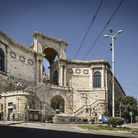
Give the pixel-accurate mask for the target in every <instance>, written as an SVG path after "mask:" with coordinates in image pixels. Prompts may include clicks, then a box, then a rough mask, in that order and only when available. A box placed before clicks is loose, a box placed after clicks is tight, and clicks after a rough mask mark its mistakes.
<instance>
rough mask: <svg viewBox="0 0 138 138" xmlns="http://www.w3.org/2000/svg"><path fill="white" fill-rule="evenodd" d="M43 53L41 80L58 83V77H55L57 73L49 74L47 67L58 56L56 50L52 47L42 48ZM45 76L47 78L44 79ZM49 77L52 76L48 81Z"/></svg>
mask: <svg viewBox="0 0 138 138" xmlns="http://www.w3.org/2000/svg"><path fill="white" fill-rule="evenodd" d="M43 53H44V54H45V57H44V58H43V82H48V83H50V82H51V83H53V84H56V85H58V79H56V78H58V73H57V74H54V75H52V76H51V75H50V69H49V66H51V65H52V64H53V63H54V62H56V60H57V59H58V58H59V55H58V52H57V51H56V50H55V49H54V48H51V47H47V48H45V49H44V51H43ZM45 76H47V77H48V78H46V79H47V80H45ZM50 76H51V77H50ZM50 78H51V79H52V78H53V80H51V81H50Z"/></svg>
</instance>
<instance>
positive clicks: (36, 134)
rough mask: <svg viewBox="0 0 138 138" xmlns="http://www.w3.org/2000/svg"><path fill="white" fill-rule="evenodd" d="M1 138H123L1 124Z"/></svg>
mask: <svg viewBox="0 0 138 138" xmlns="http://www.w3.org/2000/svg"><path fill="white" fill-rule="evenodd" d="M0 137H1V138H110V137H112V138H123V137H118V136H107V135H98V134H84V133H76V132H66V131H56V130H45V129H36V128H24V127H14V126H0Z"/></svg>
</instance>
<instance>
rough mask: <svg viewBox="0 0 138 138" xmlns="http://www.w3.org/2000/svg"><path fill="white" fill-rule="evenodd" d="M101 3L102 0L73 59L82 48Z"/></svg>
mask: <svg viewBox="0 0 138 138" xmlns="http://www.w3.org/2000/svg"><path fill="white" fill-rule="evenodd" d="M102 2H103V0H102V1H101V3H100V5H99V7H98V9H97V11H96V13H95V16H94V17H93V19H92V22H91V24H90V26H89V28H88V30H87V32H86V34H85V36H84V38H83V40H82V42H81V44H80V47H79V49H78V51H77V53H76V55H75V57H74V59H75V58H76V57H77V55H78V53H79V51H80V49H81V47H82V44H83V42H84V40H85V38H86V36H87V34H88V32H89V30H90V28H91V26H92V24H93V22H94V19H95V17H96V15H97V13H98V11H99V9H100V7H101V5H102Z"/></svg>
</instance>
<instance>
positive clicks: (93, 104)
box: [74, 99, 105, 116]
mask: <svg viewBox="0 0 138 138" xmlns="http://www.w3.org/2000/svg"><path fill="white" fill-rule="evenodd" d="M104 102H105V100H102V99H98V100H96V101H95V102H94V103H92V104H90V105H84V106H82V107H80V108H79V109H78V110H76V111H75V112H74V115H75V116H79V115H80V114H82V113H83V112H84V111H85V110H86V109H93V108H95V107H96V106H98V105H99V104H101V103H104Z"/></svg>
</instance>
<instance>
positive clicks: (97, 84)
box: [93, 72, 101, 88]
mask: <svg viewBox="0 0 138 138" xmlns="http://www.w3.org/2000/svg"><path fill="white" fill-rule="evenodd" d="M93 87H94V88H101V73H100V72H95V73H94V76H93Z"/></svg>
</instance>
